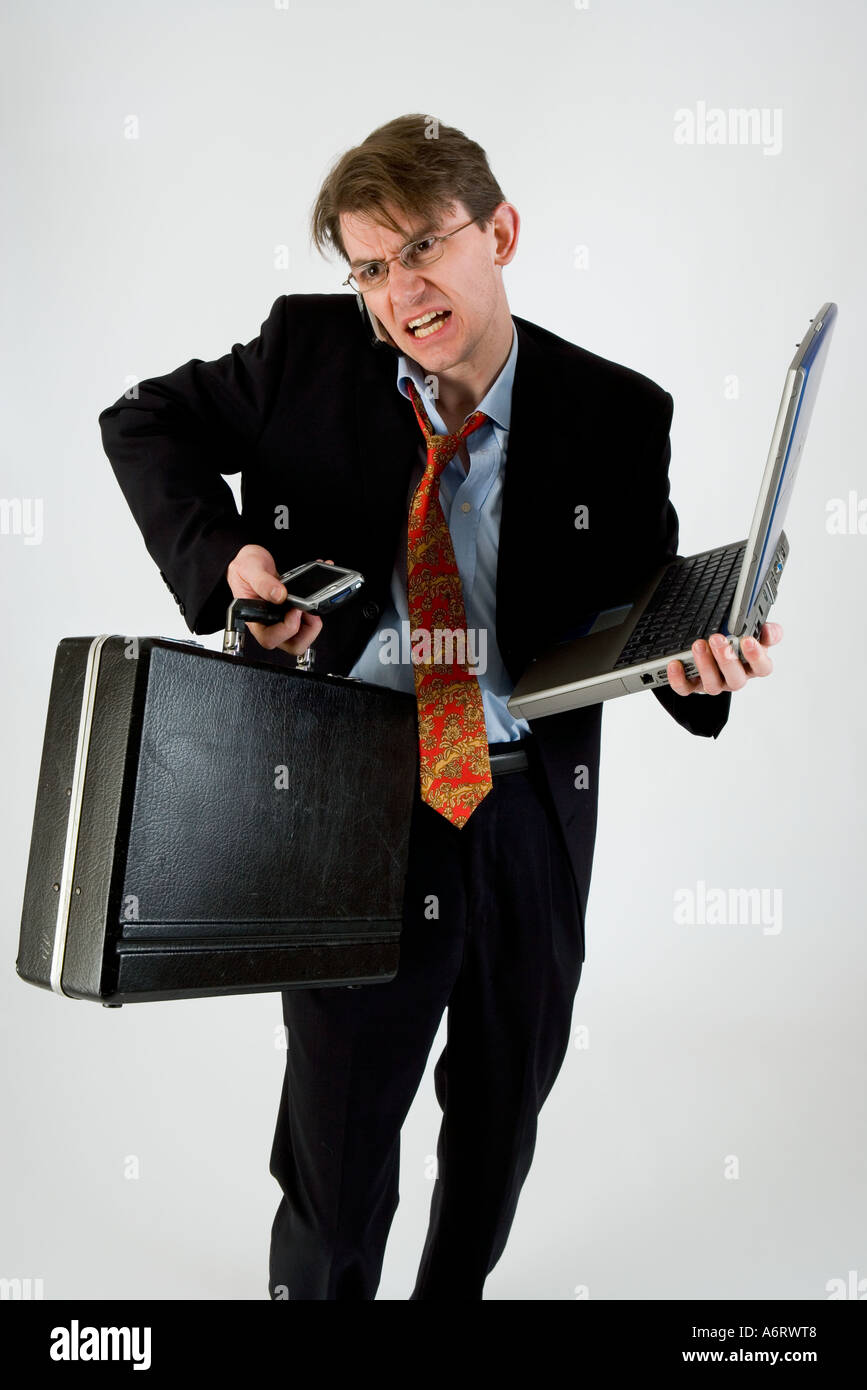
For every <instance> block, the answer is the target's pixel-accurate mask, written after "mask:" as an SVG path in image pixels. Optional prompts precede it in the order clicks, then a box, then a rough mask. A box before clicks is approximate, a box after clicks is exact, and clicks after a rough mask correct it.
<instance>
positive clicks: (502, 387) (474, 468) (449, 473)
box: [349, 324, 530, 743]
mask: <svg viewBox="0 0 867 1390" xmlns="http://www.w3.org/2000/svg"><path fill="white" fill-rule="evenodd" d="M517 356H518V332H517V329H516V328H515V326H514V324H513V325H512V348H511V351H510V353H509V356H508V358H507V359H506V362H505V364H504V366H503V369H502V371H501V372H500V374H499V376H498V377H497V379H496V381H495V382H494V383H493V385H492V386H491V387H490V389H489V391H488V392H487V394H486V395H485V397H484V399H483V400H481V401H479V404H478V406H477V407H476V409H477V410H481V411H483V413H484V414H485V415H487V416H488V417H489V419H488V420H487V421H486V422H485V424H484V425H481V426H480V427H479V429H477V430H474V431H473V433H472V434H470V435H468V436H467V438H466V440H465V441H464V443H465V445H466V448H467V452H468V454H469V458H470V467H469V471H468V472H465V471H464V465H463V464H462V463H461V460H460V458H459V457H458V456H457V455H455V457H454V458H453V459H452V461H451V463H449V464H447V465H446V467H445V468H444V469H443V471H442V474H441V476H440V493H439V496H440V505H441V506H442V509H443V516H444V517H445V520H446V525H447V526H448V528H449V533H450V535H451V538H452V545H453V546H454V551H455V561H456V563H457V567H458V573H459V575H460V577H461V586H462V588H463V593H464V609H465V612H466V616H467V627H468V628H469V629H471V630H472V632H473V633H474V634H475V644H474V645H473V646H471V645H470V643H469V641H468V653H469V656H470V659H471V660H472V659H473V658H475V660H476V662H477V663H478V665H479V673H478V681H479V686H480V688H481V692H482V703H483V705H484V711H485V726H486V728H487V732H488V742H489V743H512V742H514V741H515V740H516V739H520V738H524V737H525V735H527V734H529V732H530V726H529V724H528V723H527V721H526V719H518V718H516V717H515V716H514V715H512V714H510V713H509V710H508V709H507V707H506V700H507V699H508V697H509V696H510V695H511V693H512V690H513V688H514V685H513V682H512V680H511V678H510V677H509V673H508V671H507V670H506V668H505V666H504V665H503V659H502V657H501V655H500V650H499V647H498V646H497V635H496V592H495V591H496V582H497V549H498V545H499V538H500V514H501V511H502V500H503V480H504V469H505V463H506V451H507V444H508V438H509V421H510V418H511V413H512V385H513V382H514V379H515V362H516V360H517ZM408 377H411V378H412V380H413V382H414V383H415V385H416V388H417V389H418V392H419V394H420V395H421V398H422V401H423V403H424V407H425V410H426V411H427V414H428V417H429V419H430V422H431V424H432V425H433V427H434V429H435V430H436V432H437V433H438V434H448V432H449V431H448V430H447V429H446V426H445V424H444V422H443V420H442V417H441V416H440V414H439V412H438V410H437V407H436V400H435V399H432V398H431V395H430V394H429V387H428V385H427V384H426V382H425V378H424V374H423V372H422V369H421V367H420V366H419V364H418V363H417V362H416V361H414V359H412V358H409V357H405V356H404V355H403V354H401V356H400V357H399V358H398V363H397V387H398V390H399V391H400V393H401V395H403V396H405V397H406V399H407V401H408V402H409V405H408V407H407V408H408V409H412V402H411V400H410V395H409V391H408V390H407V386H406V382H407V378H408ZM426 453H427V451H426V449H425V445H424V440H423V438H422V434H421V430H419V455H418V460H417V462H416V465H415V467H414V469H413V472H412V476H411V478H410V481H409V487H408V489H407V495H406V507H405V515H406V516H407V517H408V516H409V508H410V503H411V501H412V496H413V493H414V492H415V490H416V488H417V487H418V485H419V483H420V482H421V478H422V474H423V473H424V468H425V459H426ZM406 533H407V525H406V522H404V525H403V529H402V531H401V535H400V540H399V542H398V547H397V554H396V555H395V562H394V571H393V573H392V579H391V596H390V602H389V603H388V604H386V605H385V607H384V609H383V612H382V614H381V616H380V621H379V625H378V627H377V629H376V631H375V632H374V633H373V634H372V636H371V638H370V641H369V642H368V644H367V646H366V647H365V648H364V651H363V652H362V653H361V656H360V657H359V658H358V660H357V661H356V663H355V665H354V666H353V667H352V670H351V671H350V672H349V674H350V675H351V676H358V677H359V678H360V679H361V680H365V681H371V682H372V683H373V684H377V685H388V686H391V687H392V688H393V689H395V690H404V691H406V692H407V694H410V695H412V694H414V692H415V681H414V677H413V665H412V661H411V658H410V650H411V644H410V630H411V629H410V622H409V604H408V600H407V589H406V544H407V534H406ZM395 656H399V658H400V659H399V660H394V659H393V658H394V657H395ZM386 658H387V659H386ZM482 658H483V660H482Z"/></svg>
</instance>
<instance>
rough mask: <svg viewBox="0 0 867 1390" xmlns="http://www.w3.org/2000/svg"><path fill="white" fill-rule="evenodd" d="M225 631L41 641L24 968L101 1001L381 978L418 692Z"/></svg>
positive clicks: (410, 777)
mask: <svg viewBox="0 0 867 1390" xmlns="http://www.w3.org/2000/svg"><path fill="white" fill-rule="evenodd" d="M244 603H245V604H246V609H245V610H244V611H246V612H247V613H248V614H249V615H250V616H254V615H255V616H258V613H259V611H260V609H261V610H266V611H267V612H269V613H271V614H273V613H274V612H275V611H276V612H277V613H278V615H279V613H280V612H282V610H274V609H273V607H272V606H271V605H261V606H259V605H257V604H256V603H255V602H254V603H250V602H248V601H244ZM233 607H234V605H232V606H230V610H229V613H230V616H231V614H232V608H233ZM264 621H276V618H274V617H273V616H272V617H270V618H265V619H264ZM240 629H241V625H240V624H239V623H236V624H235V628H234V647H233V645H232V631H230V626H227V630H226V636H225V639H224V650H223V651H222V652H217V651H211V650H208V649H206V648H204V647H202V646H201V645H200V644H198V643H196V642H187V641H177V640H175V639H171V638H163V637H140V638H129V637H122V636H109V635H103V636H100V637H93V638H91V637H67V638H64V639H63V640H62V641H61V642H60V643H59V644H58V647H57V652H56V656H55V662H54V674H53V679H52V683H51V692H50V696H49V705H48V715H47V720H46V727H45V738H44V743H43V750H42V762H41V767H40V772H39V782H38V789H37V797H36V809H35V813H34V819H33V833H32V839H31V846H30V859H29V865H28V870H27V879H26V885H25V894H24V905H23V912H22V919H21V935H20V943H19V953H18V958H17V961H16V967H17V971H18V974H19V975H20V976H21V978H22V979H24V980H27V981H29V982H30V983H31V984H35V985H40V986H42V987H44V988H48V989H52V990H54V991H56V992H57V993H58V994H62V995H65V996H67V997H70V998H74V999H91V1000H96V1001H99V1002H101V1003H103V1004H106V1005H114V1006H117V1005H120V1004H125V1003H134V1002H137V1001H145V1000H158V999H160V1000H165V999H189V998H198V997H200V996H207V995H222V994H247V993H254V992H258V991H265V990H280V989H291V988H301V987H304V986H308V987H311V986H317V987H318V986H341V985H343V986H345V985H365V984H376V983H379V982H384V981H387V980H390V979H392V978H393V977H394V975H395V974H396V972H397V966H398V959H399V949H400V930H401V920H402V903H403V892H404V886H405V878H406V865H407V854H408V846H409V828H410V820H411V814H412V805H413V799H414V796H415V790H416V786H417V778H418V761H417V759H418V732H417V724H416V703H415V699H414V697H413V696H411V695H407V694H403V693H401V692H397V691H393V690H390V689H387V688H386V687H383V686H379V685H372V684H369V683H367V682H364V681H357V680H353V679H350V678H347V677H341V676H334V675H327V674H318V673H316V672H314V671H313V670H310V669H307V670H305V669H299V668H295V667H291V666H287V665H277V664H275V663H274V662H273V661H270V660H268V661H263V660H255V659H248V658H247V657H246V656H244V654H243V650H242V647H243V643H242V642H239V641H238V637H237V634H238V631H239V630H240ZM233 651H234V653H235V654H232V653H233ZM308 659H309V657H308Z"/></svg>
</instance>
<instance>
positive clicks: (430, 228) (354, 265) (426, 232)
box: [349, 222, 436, 270]
mask: <svg viewBox="0 0 867 1390" xmlns="http://www.w3.org/2000/svg"><path fill="white" fill-rule="evenodd" d="M435 231H436V228H435V226H434V224H433V223H432V222H430V223H428V225H427V226H426V227H422V228H421V229H420V230H419V231H417V232H416V234H415V236H413V237H410V239H409V241H405V242H404V243H403V246H412V243H413V242H414V241H421V239H422V237H426V236H430V235H431V233H433V232H435ZM403 246H402V247H401V248H400V249H401V251H402V250H403ZM380 260H382V257H381V256H373V257H372V258H371V257H370V256H368V257H367V258H366V259H365V260H363V261H350V262H349V265H350V269H352V270H358V268H359V267H360V266H363V265H373V264H374V263H375V262H377V261H380Z"/></svg>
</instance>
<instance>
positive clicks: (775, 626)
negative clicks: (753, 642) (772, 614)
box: [759, 623, 783, 647]
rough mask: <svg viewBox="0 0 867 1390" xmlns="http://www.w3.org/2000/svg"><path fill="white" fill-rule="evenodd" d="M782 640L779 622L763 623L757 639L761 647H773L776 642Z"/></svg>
mask: <svg viewBox="0 0 867 1390" xmlns="http://www.w3.org/2000/svg"><path fill="white" fill-rule="evenodd" d="M782 640H783V629H782V628H781V626H780V624H779V623H765V624H764V626H763V627H762V630H761V632H760V633H759V641H760V642H761V644H762V646H763V647H775V646H776V644H777V643H778V642H782Z"/></svg>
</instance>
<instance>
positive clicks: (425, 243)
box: [342, 217, 476, 294]
mask: <svg viewBox="0 0 867 1390" xmlns="http://www.w3.org/2000/svg"><path fill="white" fill-rule="evenodd" d="M475 221H476V218H475V217H473V218H471V219H470V221H469V222H463V223H462V224H461V226H460V227H455V228H453V230H452V231H450V232H444V233H443V235H442V236H426V237H422V238H421V240H420V241H409V242H407V244H406V246H404V247H403V248H402V250H400V251H399V252H398V254H397V255H396V256H389V257H388V260H385V261H367V262H366V263H365V264H364V265H360V266H359V267H358V269H357V270H356V271H354V272H353V273H352V274H351V275H347V277H346V279H345V280H344V281H342V284H344V285H348V286H349V287H350V289H353V290H355V292H356V294H365V293H366V292H367V291H368V290H375V289H378V288H379V286H380V285H384V284H385V282H386V280H387V279H388V267H389V266H390V264H391V262H392V261H400V263H401V265H403V266H406V269H407V270H417V269H418V268H419V266H422V265H432V264H433V262H434V261H438V260H439V258H440V256H441V255H442V254H443V251H444V250H445V247H444V246H443V244H442V243H443V242H444V241H448V239H449V237H450V236H454V235H455V233H456V232H462V231H463V230H464V227H471V226H472V225H473V223H474V222H475Z"/></svg>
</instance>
